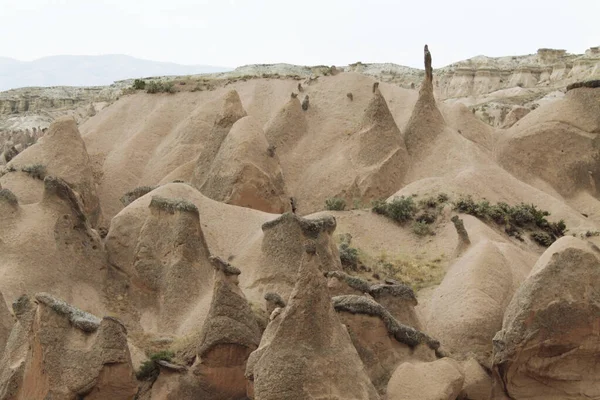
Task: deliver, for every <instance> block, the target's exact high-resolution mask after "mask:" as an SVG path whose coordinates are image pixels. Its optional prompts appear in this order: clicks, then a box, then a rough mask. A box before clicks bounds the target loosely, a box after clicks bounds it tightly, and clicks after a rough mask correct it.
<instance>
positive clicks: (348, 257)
mask: <svg viewBox="0 0 600 400" xmlns="http://www.w3.org/2000/svg"><path fill="white" fill-rule="evenodd" d="M339 250H340V261H341V262H342V266H344V269H346V268H348V269H350V270H352V271H356V270H357V269H358V262H359V260H358V250H357V249H355V248H354V247H350V244H349V243H345V242H344V243H341V244H340V246H339Z"/></svg>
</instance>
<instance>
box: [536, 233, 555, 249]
mask: <svg viewBox="0 0 600 400" xmlns="http://www.w3.org/2000/svg"><path fill="white" fill-rule="evenodd" d="M531 238H532V239H533V240H535V241H536V242H537V243H538V244H539V245H540V246H544V247H550V245H551V244H552V243H554V241H555V240H556V239H554V238H553V237H552V236H550V235H549V234H547V233H545V232H534V233H532V234H531Z"/></svg>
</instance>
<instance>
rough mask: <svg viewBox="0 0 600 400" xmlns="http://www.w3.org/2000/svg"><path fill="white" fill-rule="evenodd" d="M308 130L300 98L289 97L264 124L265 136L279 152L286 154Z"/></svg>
mask: <svg viewBox="0 0 600 400" xmlns="http://www.w3.org/2000/svg"><path fill="white" fill-rule="evenodd" d="M307 132H308V123H307V121H306V114H305V113H304V112H302V106H301V104H300V100H299V99H298V98H297V97H293V98H291V99H290V100H289V101H288V102H287V103H286V104H285V105H284V106H283V108H282V109H281V110H279V111H278V112H277V113H276V114H275V115H274V116H273V118H271V120H270V121H269V122H267V124H266V125H265V136H266V138H267V141H268V142H269V144H270V145H272V146H275V148H276V151H277V152H278V153H279V154H286V153H287V152H288V151H289V150H291V149H293V148H294V147H295V145H296V144H297V143H298V142H299V141H300V140H301V139H302V138H303V137H304V135H306V133H307Z"/></svg>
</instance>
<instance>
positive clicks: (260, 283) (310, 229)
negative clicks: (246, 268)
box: [248, 213, 342, 300]
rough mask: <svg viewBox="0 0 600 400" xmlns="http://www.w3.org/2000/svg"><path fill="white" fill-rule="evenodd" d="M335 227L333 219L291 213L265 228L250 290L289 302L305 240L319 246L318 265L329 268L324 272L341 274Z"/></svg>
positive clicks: (269, 223)
mask: <svg viewBox="0 0 600 400" xmlns="http://www.w3.org/2000/svg"><path fill="white" fill-rule="evenodd" d="M335 227H336V221H335V218H334V217H332V216H323V217H321V218H319V219H306V218H302V217H299V216H297V215H296V214H292V213H286V214H283V215H282V216H281V217H279V218H277V219H275V220H272V221H269V222H266V223H265V224H263V225H262V230H263V234H264V236H263V238H262V244H261V252H260V255H259V260H258V262H257V264H256V265H257V268H256V270H255V271H254V274H253V275H252V276H251V277H250V282H251V284H250V285H248V288H249V289H255V290H259V291H261V293H267V292H275V293H278V294H279V295H281V297H282V298H283V299H284V300H286V299H287V298H288V297H289V295H290V293H291V291H292V288H293V287H294V285H295V284H296V273H297V271H298V268H299V267H300V264H301V260H302V254H303V253H304V245H303V243H304V242H305V241H306V240H313V241H314V243H315V245H316V246H317V249H318V251H317V256H318V257H319V259H320V263H319V265H320V266H322V267H323V268H327V269H326V270H325V271H322V272H326V271H330V270H341V269H342V265H341V261H340V256H339V251H338V248H337V246H336V244H335V242H334V240H333V232H334V231H335Z"/></svg>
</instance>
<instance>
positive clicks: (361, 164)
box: [350, 89, 410, 199]
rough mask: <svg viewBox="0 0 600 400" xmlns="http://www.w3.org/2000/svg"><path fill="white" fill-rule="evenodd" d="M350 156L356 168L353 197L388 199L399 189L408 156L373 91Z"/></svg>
mask: <svg viewBox="0 0 600 400" xmlns="http://www.w3.org/2000/svg"><path fill="white" fill-rule="evenodd" d="M353 138H354V140H355V141H356V143H355V145H354V148H353V151H352V153H350V157H351V158H352V160H353V162H354V163H355V165H356V167H357V168H358V171H357V173H358V174H357V177H356V180H355V185H356V186H357V189H358V193H354V194H353V195H355V196H356V197H360V198H365V199H378V198H382V197H387V196H389V195H390V194H392V193H393V192H394V190H397V188H398V187H400V186H402V183H403V179H404V175H405V173H406V171H407V170H408V166H409V161H410V160H409V156H408V152H407V151H406V147H405V145H404V141H403V140H402V135H401V133H400V129H399V128H398V126H397V125H396V122H395V120H394V117H393V116H392V113H391V112H390V109H389V107H388V105H387V102H386V101H385V98H384V97H383V95H382V94H381V92H380V91H379V89H377V90H375V91H374V94H373V97H372V98H371V100H370V101H369V104H368V105H367V108H366V110H365V112H364V114H363V116H362V121H361V126H360V130H359V131H358V132H357V133H355V134H354V135H353Z"/></svg>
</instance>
